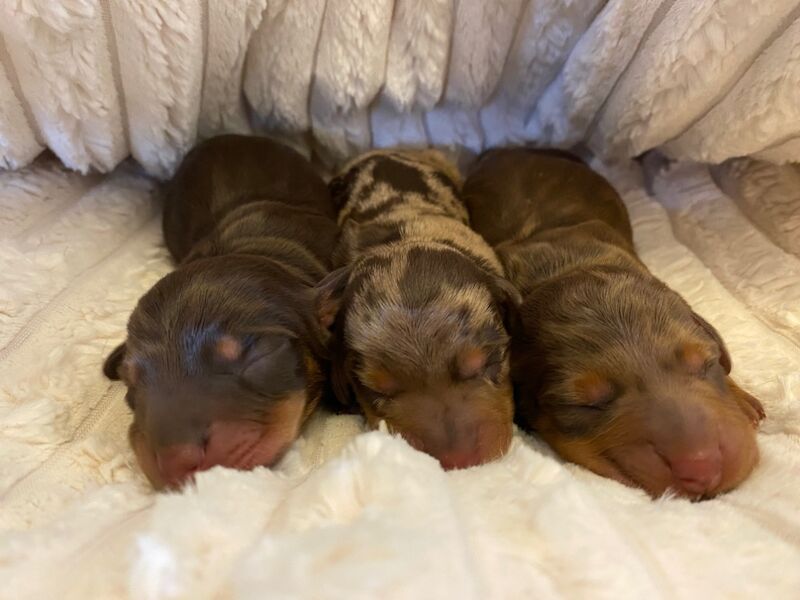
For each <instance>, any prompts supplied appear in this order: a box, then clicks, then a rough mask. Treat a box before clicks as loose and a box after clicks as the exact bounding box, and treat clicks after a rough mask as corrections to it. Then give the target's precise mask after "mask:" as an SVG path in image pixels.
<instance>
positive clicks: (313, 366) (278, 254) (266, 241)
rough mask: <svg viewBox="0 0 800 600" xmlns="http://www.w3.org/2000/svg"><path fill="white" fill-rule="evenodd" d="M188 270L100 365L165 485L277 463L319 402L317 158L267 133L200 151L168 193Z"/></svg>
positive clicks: (169, 280)
mask: <svg viewBox="0 0 800 600" xmlns="http://www.w3.org/2000/svg"><path fill="white" fill-rule="evenodd" d="M164 201H165V206H164V238H165V240H166V243H167V247H168V248H169V249H170V251H171V253H172V255H173V257H174V258H175V259H176V260H177V261H181V262H180V264H179V266H178V268H177V269H176V270H175V271H174V272H172V273H170V274H169V275H167V276H166V277H164V278H163V279H161V280H160V281H159V282H158V283H156V285H155V286H154V287H153V288H152V289H151V290H150V291H149V292H147V294H145V295H144V296H143V297H142V298H141V300H139V303H138V304H137V306H136V308H135V310H134V311H133V314H132V315H131V318H130V321H129V322H128V339H127V341H126V342H125V343H124V344H122V345H121V346H119V347H118V348H117V349H116V350H114V352H112V353H111V355H110V356H109V357H108V359H107V360H106V363H105V366H104V372H105V374H106V376H108V377H109V378H110V379H122V380H123V381H124V382H125V384H126V385H127V386H128V392H127V396H126V400H127V402H128V404H129V405H130V407H131V409H132V410H133V412H134V421H133V424H132V425H131V428H130V442H131V445H132V446H133V449H134V451H135V453H136V456H137V458H138V460H139V463H140V465H141V467H142V469H143V471H144V472H145V474H146V475H147V477H148V478H149V479H150V481H151V482H152V484H153V486H154V487H156V488H162V487H165V486H167V487H175V486H179V485H180V484H181V483H183V482H184V481H186V480H187V479H188V478H190V477H191V475H192V474H193V473H194V472H196V471H200V470H204V469H208V468H210V467H212V466H215V465H224V466H226V467H233V468H237V469H250V468H253V467H256V466H258V465H271V464H273V463H274V462H275V461H277V460H278V459H279V458H280V457H281V455H282V454H283V452H284V451H285V450H286V448H287V447H288V446H289V445H290V444H291V443H292V441H293V440H294V439H295V438H296V437H297V435H298V432H299V430H300V427H301V426H302V424H303V422H304V421H305V420H306V418H307V417H308V416H309V414H310V413H311V412H312V411H313V410H314V408H315V406H316V405H317V403H318V402H319V400H320V395H321V390H322V383H323V377H322V375H321V371H322V369H323V368H324V367H323V362H322V357H323V355H324V344H325V343H326V337H327V335H328V334H327V332H324V331H323V330H322V329H321V328H320V327H319V324H318V323H317V320H316V315H315V312H314V287H315V285H316V284H317V283H319V281H320V280H321V279H323V278H324V277H325V275H327V273H328V271H329V267H330V264H329V261H330V256H331V254H332V252H333V250H334V247H335V243H336V238H337V235H338V228H337V226H336V223H335V221H334V220H333V218H332V215H333V214H334V211H333V206H332V203H331V201H330V194H329V192H328V189H327V187H326V186H325V183H324V182H323V181H322V179H320V177H319V176H318V175H317V174H316V173H315V172H314V170H313V169H312V167H311V165H310V164H309V163H308V162H307V161H306V160H305V159H304V158H303V157H302V156H300V155H299V154H297V153H296V152H294V151H293V150H291V149H289V148H287V147H285V146H283V145H280V144H278V143H276V142H272V141H270V140H267V139H264V138H256V137H244V136H236V135H228V136H222V137H217V138H213V139H211V140H209V141H206V142H204V143H202V144H200V145H198V146H197V147H196V148H194V149H193V150H192V151H191V152H190V153H189V154H188V155H187V156H186V158H185V159H184V161H183V164H182V165H181V166H180V168H179V169H178V171H177V173H176V174H175V176H174V178H173V179H172V180H171V181H170V182H169V183H168V184H167V185H166V187H165V189H164Z"/></svg>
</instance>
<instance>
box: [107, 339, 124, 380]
mask: <svg viewBox="0 0 800 600" xmlns="http://www.w3.org/2000/svg"><path fill="white" fill-rule="evenodd" d="M123 360H125V344H124V343H122V344H120V345H119V346H117V347H116V348H114V350H112V351H111V354H109V355H108V358H106V361H105V362H104V363H103V375H105V376H106V377H108V378H109V379H110V380H111V381H119V380H120V379H122V374H121V373H120V367H122V361H123Z"/></svg>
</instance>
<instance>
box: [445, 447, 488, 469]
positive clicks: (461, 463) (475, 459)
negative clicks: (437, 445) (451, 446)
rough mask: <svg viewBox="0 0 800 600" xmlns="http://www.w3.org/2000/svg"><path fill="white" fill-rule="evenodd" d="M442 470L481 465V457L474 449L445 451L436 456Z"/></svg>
mask: <svg viewBox="0 0 800 600" xmlns="http://www.w3.org/2000/svg"><path fill="white" fill-rule="evenodd" d="M436 458H438V459H439V464H441V465H442V468H443V469H446V470H448V471H449V470H450V469H466V468H468V467H474V466H476V465H479V464H481V463H483V456H481V453H480V452H479V451H478V450H477V449H476V448H466V449H464V448H458V449H455V450H447V451H446V452H442V453H440V454H438V455H437V456H436Z"/></svg>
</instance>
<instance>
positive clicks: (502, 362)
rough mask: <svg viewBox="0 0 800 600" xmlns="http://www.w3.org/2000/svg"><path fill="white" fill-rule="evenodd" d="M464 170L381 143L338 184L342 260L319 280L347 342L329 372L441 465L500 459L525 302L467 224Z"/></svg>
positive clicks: (373, 419) (371, 415)
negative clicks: (515, 338) (514, 320)
mask: <svg viewBox="0 0 800 600" xmlns="http://www.w3.org/2000/svg"><path fill="white" fill-rule="evenodd" d="M459 182H460V178H459V175H458V172H457V170H456V168H455V167H454V166H453V165H451V164H450V163H448V162H447V161H446V159H445V158H444V156H442V155H441V154H439V153H437V152H433V151H416V152H412V151H378V152H372V153H369V154H366V155H364V156H362V157H360V158H358V159H356V160H355V161H353V162H352V163H350V164H349V165H347V166H346V167H345V168H344V170H343V172H342V173H341V174H340V175H339V176H338V177H337V178H335V179H334V180H333V181H332V182H331V189H332V190H333V195H334V202H335V203H336V204H337V206H339V207H340V213H339V223H340V225H341V226H342V234H341V239H340V243H339V247H338V248H337V255H336V259H335V260H336V261H337V262H338V263H339V264H343V265H346V266H344V267H343V268H340V269H339V270H337V271H335V272H334V273H333V274H332V275H331V276H330V277H329V278H328V279H327V280H326V281H324V282H323V283H322V284H321V286H320V298H319V311H320V319H321V320H322V322H323V323H325V324H326V325H331V324H333V325H334V329H335V334H336V335H335V339H336V340H338V341H339V343H340V347H339V348H338V351H337V352H335V353H334V363H333V373H332V379H333V384H334V387H335V389H336V393H337V395H338V397H339V398H340V399H341V400H342V401H343V402H347V401H348V399H349V398H350V396H351V393H352V394H354V395H355V398H356V399H357V401H358V404H359V405H360V407H361V409H362V410H363V412H364V414H365V415H366V418H367V421H368V422H369V423H370V425H372V426H373V427H374V426H376V425H377V424H378V423H379V422H380V421H381V420H384V421H385V422H386V423H387V425H388V427H389V428H390V429H391V430H392V431H395V432H398V433H400V434H401V435H402V436H403V437H404V438H406V440H407V441H408V442H409V443H410V444H412V445H413V446H414V447H416V448H417V449H419V450H422V451H424V452H427V453H429V454H431V455H432V456H434V457H435V458H437V459H438V460H439V461H440V463H441V464H442V466H444V467H445V468H462V467H469V466H472V465H477V464H480V463H482V462H485V461H488V460H491V459H493V458H495V457H498V456H500V455H502V454H503V453H504V452H505V451H506V450H507V448H508V444H509V442H510V438H511V434H512V419H513V400H512V389H511V383H510V379H509V376H508V375H509V362H508V358H507V349H508V342H509V337H508V334H507V333H506V327H505V324H504V323H505V320H506V319H508V318H509V317H510V313H511V311H513V308H514V304H515V302H516V301H518V300H519V299H518V297H517V296H518V295H517V294H516V290H514V289H513V287H512V286H510V285H509V284H508V283H507V282H506V281H505V280H504V279H503V277H502V268H501V266H500V263H499V262H498V260H497V257H496V256H495V254H494V252H493V251H492V249H491V248H489V246H488V245H487V244H486V243H485V242H484V241H483V240H482V239H481V238H480V236H478V235H477V234H475V233H474V232H473V231H472V230H471V229H470V228H469V227H468V226H467V212H466V209H465V207H464V206H463V204H462V203H461V201H460V200H459V197H458V193H459V192H458V185H459Z"/></svg>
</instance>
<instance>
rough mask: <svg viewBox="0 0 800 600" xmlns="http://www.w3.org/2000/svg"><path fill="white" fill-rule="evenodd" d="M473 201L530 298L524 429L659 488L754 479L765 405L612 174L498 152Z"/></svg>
mask: <svg viewBox="0 0 800 600" xmlns="http://www.w3.org/2000/svg"><path fill="white" fill-rule="evenodd" d="M464 198H465V201H466V203H467V205H468V207H469V209H470V214H471V216H472V220H473V221H472V222H473V227H474V228H475V229H476V230H477V231H478V232H479V233H481V234H483V235H484V236H485V237H486V239H487V240H488V241H490V242H491V243H492V244H494V245H495V246H496V250H497V252H498V255H499V256H500V258H501V260H502V262H503V264H504V265H505V267H506V272H507V273H508V276H509V278H510V279H511V281H512V282H514V283H515V284H516V285H517V286H518V287H519V288H520V291H521V292H522V295H523V305H522V308H521V311H520V312H521V317H520V318H521V323H522V327H521V331H520V332H519V333H518V335H515V339H514V340H513V342H512V378H513V379H514V381H515V386H516V391H517V415H518V419H519V422H520V424H521V425H523V426H525V427H528V428H533V429H535V430H536V431H537V432H538V433H540V435H542V437H543V438H544V439H545V440H546V441H548V442H549V443H550V444H551V445H552V446H553V447H554V448H555V449H556V451H558V452H559V453H560V454H562V456H564V457H565V458H567V459H569V460H572V461H574V462H577V463H578V464H582V465H584V466H586V467H588V468H590V469H592V470H594V471H595V472H597V473H599V474H601V475H605V476H609V477H613V478H616V479H618V480H620V481H623V482H625V483H628V484H631V485H639V486H641V487H644V488H645V489H646V490H647V491H648V492H650V493H651V494H652V495H660V494H661V493H663V492H664V491H666V490H667V489H673V490H675V491H676V492H678V493H682V494H685V495H688V496H692V497H697V496H711V495H714V494H717V493H720V492H723V491H726V490H728V489H731V488H732V487H734V486H736V485H737V484H738V483H740V482H741V481H742V480H743V479H744V478H745V477H746V476H747V475H748V474H749V473H750V471H751V470H752V468H753V466H754V465H755V464H756V462H757V458H758V451H757V447H756V443H755V434H754V429H755V427H754V426H755V424H756V423H757V422H758V420H759V418H760V417H761V416H763V412H762V410H761V406H760V404H759V403H758V401H757V400H756V399H755V398H753V397H752V396H750V395H749V394H746V393H745V392H744V391H743V390H741V389H740V388H738V387H737V386H736V384H735V383H734V382H733V381H732V380H731V379H730V377H728V373H729V372H730V368H731V363H730V357H729V355H728V352H727V349H726V348H725V345H724V343H723V342H722V339H721V338H720V336H719V334H718V333H717V332H716V330H714V328H713V327H711V325H709V324H708V323H707V322H706V321H705V320H703V319H702V318H700V317H699V316H698V315H696V314H695V313H694V312H692V310H691V308H690V307H689V306H688V304H687V303H686V302H685V301H684V300H683V299H682V298H681V297H680V296H679V295H678V294H677V293H675V292H673V291H672V290H670V289H669V288H667V287H666V286H665V285H664V284H663V283H661V282H660V281H659V280H657V279H656V278H655V277H653V276H652V275H651V274H650V273H649V271H648V270H647V268H646V267H645V266H644V265H643V264H642V262H641V261H640V260H639V258H638V257H637V256H636V254H635V252H634V248H633V242H632V234H631V227H630V222H629V220H628V216H627V212H626V210H625V207H624V205H623V204H622V202H621V200H620V198H619V196H618V195H617V193H616V192H615V191H614V189H613V188H612V187H611V186H610V185H609V184H608V182H606V181H605V180H604V179H603V178H602V177H600V176H599V175H597V174H596V173H594V172H592V171H591V170H590V169H589V168H588V167H586V166H585V165H583V164H582V163H580V162H579V161H576V160H574V159H572V160H570V159H567V158H564V157H562V156H552V155H549V154H547V153H546V152H540V151H531V150H525V149H517V150H511V149H509V150H498V151H493V152H490V153H488V154H487V155H485V156H484V157H482V159H481V160H479V161H478V163H477V164H476V165H475V167H474V168H473V170H472V172H471V174H470V176H469V177H468V179H467V181H466V183H465V187H464Z"/></svg>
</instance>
